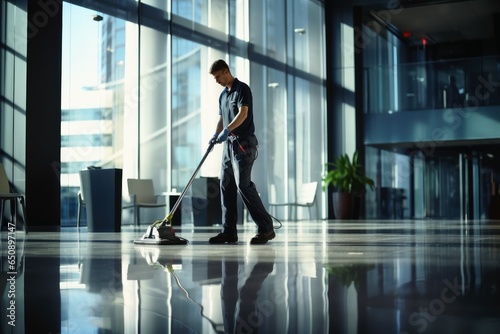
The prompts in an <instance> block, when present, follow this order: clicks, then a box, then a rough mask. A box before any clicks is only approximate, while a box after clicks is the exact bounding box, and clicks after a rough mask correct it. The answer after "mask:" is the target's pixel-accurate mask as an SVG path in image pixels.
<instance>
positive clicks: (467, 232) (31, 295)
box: [0, 221, 500, 334]
mask: <svg viewBox="0 0 500 334" xmlns="http://www.w3.org/2000/svg"><path fill="white" fill-rule="evenodd" d="M145 228H146V227H144V228H141V229H140V230H139V229H134V228H132V227H124V228H123V231H122V232H121V233H87V232H86V229H84V228H82V229H81V232H80V233H77V232H76V230H74V229H73V230H64V231H62V232H61V233H52V232H51V233H48V232H47V233H43V232H38V233H37V232H33V233H30V234H28V235H25V234H24V233H17V234H15V235H14V236H15V238H13V236H12V235H11V236H10V237H11V238H10V239H9V235H8V234H7V232H2V239H1V240H2V241H1V256H2V262H1V267H0V269H1V277H0V280H1V281H0V289H1V290H0V291H1V292H2V305H1V307H2V310H3V311H2V314H6V316H7V321H4V320H2V321H1V326H2V329H1V332H2V333H23V332H25V333H72V334H73V333H147V334H149V333H224V332H226V333H233V332H234V333H252V332H260V333H300V334H302V333H440V334H442V333H454V334H456V333H500V250H499V245H500V222H483V221H481V222H471V221H467V222H460V221H399V222H395V221H342V222H339V221H307V222H286V223H285V224H284V225H283V228H282V229H280V230H278V231H277V238H276V239H274V240H273V241H271V242H269V243H268V244H266V245H249V243H248V241H249V240H250V238H251V237H252V236H253V235H254V233H255V226H254V225H252V224H245V225H242V226H241V227H240V231H239V239H240V242H239V243H238V244H236V245H209V244H208V243H207V240H208V238H209V237H210V236H213V235H215V234H216V233H218V232H219V229H220V227H198V226H196V227H195V226H188V227H183V228H177V230H176V233H177V234H178V235H179V236H182V237H184V238H187V239H188V240H189V243H188V244H187V245H183V246H139V245H135V244H133V243H132V240H133V239H136V238H138V237H140V236H141V235H142V233H144V231H145ZM9 240H10V241H9ZM14 241H15V248H14V247H13V245H14ZM14 259H15V261H14ZM4 312H5V313H4ZM3 317H4V319H5V316H3ZM13 325H15V327H14V326H13Z"/></svg>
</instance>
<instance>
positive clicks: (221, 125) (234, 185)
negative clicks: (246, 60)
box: [209, 59, 276, 244]
mask: <svg viewBox="0 0 500 334" xmlns="http://www.w3.org/2000/svg"><path fill="white" fill-rule="evenodd" d="M210 74H212V75H213V77H214V79H215V81H216V82H217V83H218V84H220V85H221V86H223V87H225V88H224V90H223V91H222V93H221V94H220V96H219V115H220V118H219V122H218V123H217V128H216V131H215V134H214V136H213V137H212V139H211V140H210V142H216V143H224V149H223V158H222V171H221V181H220V189H221V205H222V232H221V233H219V234H218V235H217V236H215V237H213V238H210V240H209V242H210V243H211V244H223V243H235V242H237V241H238V231H237V229H236V223H237V220H238V212H237V193H238V192H239V193H240V195H241V198H242V200H243V202H244V203H245V206H246V207H247V209H248V212H249V213H250V215H251V216H252V218H253V221H254V222H255V223H256V224H257V227H258V232H257V235H256V236H255V237H253V238H252V239H251V240H250V243H251V244H264V243H266V242H268V241H269V240H271V239H274V237H275V236H276V234H275V233H274V228H273V221H272V219H271V216H270V215H269V214H268V213H267V211H266V209H265V208H264V205H263V204H262V201H261V199H260V196H259V193H258V192H257V189H256V188H255V184H254V183H253V182H252V180H251V174H252V166H253V163H254V161H255V159H257V146H258V142H257V138H256V137H255V134H254V132H255V126H254V123H253V109H252V91H251V90H250V87H249V86H248V85H247V84H245V83H243V82H241V81H239V80H238V79H237V78H235V77H233V75H232V74H231V71H230V69H229V66H228V65H227V63H226V62H225V61H224V60H222V59H219V60H217V61H215V62H214V63H213V64H212V66H211V67H210Z"/></svg>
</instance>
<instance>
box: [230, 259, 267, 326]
mask: <svg viewBox="0 0 500 334" xmlns="http://www.w3.org/2000/svg"><path fill="white" fill-rule="evenodd" d="M265 260H266V261H265V262H264V261H258V262H257V263H256V264H255V266H254V267H253V268H252V271H251V272H250V274H249V275H245V268H248V267H247V266H245V265H244V264H243V263H239V262H238V261H237V260H230V259H226V258H224V259H223V260H222V284H221V300H222V316H223V319H224V333H256V332H258V331H259V327H260V326H261V325H262V323H263V321H264V320H265V319H266V318H268V317H269V316H271V314H272V313H273V312H274V306H272V305H271V304H270V303H271V301H270V300H265V299H263V298H261V299H260V300H258V298H257V297H258V293H259V291H260V289H261V287H262V283H263V282H264V280H265V279H266V278H267V276H268V275H269V274H270V273H271V272H272V271H273V267H274V251H273V252H272V253H271V255H270V256H269V258H266V259H265ZM245 278H246V280H245ZM238 283H240V284H241V283H243V285H242V286H241V288H239V291H238V285H239V284H238Z"/></svg>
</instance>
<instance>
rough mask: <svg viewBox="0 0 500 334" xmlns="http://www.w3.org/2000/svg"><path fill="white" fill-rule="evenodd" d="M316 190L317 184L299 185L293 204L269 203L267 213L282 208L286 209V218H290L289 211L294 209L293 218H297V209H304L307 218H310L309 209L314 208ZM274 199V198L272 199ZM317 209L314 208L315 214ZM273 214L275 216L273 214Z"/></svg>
mask: <svg viewBox="0 0 500 334" xmlns="http://www.w3.org/2000/svg"><path fill="white" fill-rule="evenodd" d="M317 188H318V182H310V183H304V184H301V185H299V187H298V189H297V199H296V201H295V202H289V203H269V211H270V212H271V211H274V210H273V209H275V208H277V207H280V206H284V207H288V217H292V215H291V213H292V212H291V211H292V210H291V209H292V208H295V217H296V218H297V208H298V207H304V208H308V209H309V218H311V217H312V212H311V209H312V207H315V206H316V190H317ZM274 198H276V197H274ZM317 211H318V208H317V207H316V214H317V213H318V212H317ZM273 214H275V213H274V212H273Z"/></svg>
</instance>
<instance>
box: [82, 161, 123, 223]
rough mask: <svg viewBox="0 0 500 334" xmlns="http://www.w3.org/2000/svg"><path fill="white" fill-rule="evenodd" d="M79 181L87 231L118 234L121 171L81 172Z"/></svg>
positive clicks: (93, 170)
mask: <svg viewBox="0 0 500 334" xmlns="http://www.w3.org/2000/svg"><path fill="white" fill-rule="evenodd" d="M80 180H81V183H82V193H83V198H84V200H85V207H86V209H87V227H88V231H89V232H120V231H121V221H122V170H121V169H117V168H109V169H88V170H82V171H80Z"/></svg>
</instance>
